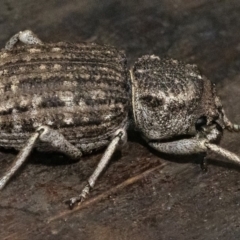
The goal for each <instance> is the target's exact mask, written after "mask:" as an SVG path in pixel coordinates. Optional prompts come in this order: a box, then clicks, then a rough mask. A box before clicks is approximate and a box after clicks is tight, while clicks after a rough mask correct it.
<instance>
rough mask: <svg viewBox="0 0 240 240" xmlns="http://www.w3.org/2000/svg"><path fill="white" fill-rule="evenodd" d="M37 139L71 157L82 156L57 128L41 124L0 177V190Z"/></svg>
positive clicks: (27, 154) (22, 161)
mask: <svg viewBox="0 0 240 240" xmlns="http://www.w3.org/2000/svg"><path fill="white" fill-rule="evenodd" d="M37 140H40V141H41V142H46V143H48V144H49V145H50V146H52V147H53V148H54V149H56V150H58V151H60V152H62V153H64V154H66V155H68V156H69V157H71V158H73V159H79V158H80V157H81V156H82V152H81V150H79V149H78V148H76V147H75V146H73V145H72V144H71V143H70V142H69V141H68V140H66V139H65V137H64V136H63V135H62V134H60V133H59V132H58V131H57V130H53V129H51V128H49V127H47V126H41V127H39V128H38V129H37V131H36V132H35V133H34V134H33V135H32V136H31V137H30V138H29V139H28V141H27V143H26V145H25V146H24V147H23V149H22V150H21V151H20V152H19V154H18V155H17V157H16V159H15V161H14V163H13V164H12V166H11V167H10V169H9V170H8V171H7V173H6V174H5V175H4V176H3V177H2V178H1V179H0V190H2V189H3V188H4V186H5V185H6V184H7V182H8V181H9V180H10V178H11V177H12V176H13V175H14V174H15V173H16V171H17V170H18V169H19V168H20V167H21V166H22V165H23V163H24V162H25V161H26V159H27V157H28V156H29V154H30V153H31V151H32V149H33V148H34V146H35V145H36V142H37Z"/></svg>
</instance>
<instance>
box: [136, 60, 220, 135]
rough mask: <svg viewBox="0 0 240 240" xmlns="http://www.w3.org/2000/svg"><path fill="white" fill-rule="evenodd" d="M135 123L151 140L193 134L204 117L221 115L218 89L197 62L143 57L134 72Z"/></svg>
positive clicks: (211, 118) (209, 120)
mask: <svg viewBox="0 0 240 240" xmlns="http://www.w3.org/2000/svg"><path fill="white" fill-rule="evenodd" d="M131 73H132V74H131V75H132V76H131V79H132V96H133V97H132V106H133V109H134V122H135V125H136V127H137V128H138V129H140V131H141V133H142V134H143V135H144V137H145V138H146V139H148V140H163V139H171V138H174V137H177V136H178V137H179V136H181V135H191V136H194V135H196V133H197V129H196V127H195V124H196V122H197V120H198V119H199V118H201V117H202V116H207V118H208V122H211V121H212V120H213V119H217V118H218V115H219V113H218V111H217V109H216V106H215V91H214V89H213V85H212V84H211V82H210V81H209V80H208V79H207V78H205V77H203V76H202V75H201V74H200V72H199V70H198V68H197V66H196V65H190V64H183V63H182V62H179V61H177V60H173V59H160V58H159V57H157V56H154V55H152V56H144V57H142V58H140V59H138V61H137V62H136V63H135V65H134V67H133V69H132V71H131Z"/></svg>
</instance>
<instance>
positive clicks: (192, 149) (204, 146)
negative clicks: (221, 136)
mask: <svg viewBox="0 0 240 240" xmlns="http://www.w3.org/2000/svg"><path fill="white" fill-rule="evenodd" d="M148 144H149V145H150V146H151V147H153V148H154V149H156V150H158V151H159V152H163V153H168V154H176V155H182V154H196V153H203V152H207V151H208V150H211V151H213V152H215V153H217V154H219V155H221V156H223V157H224V158H225V159H227V160H228V161H229V162H234V163H236V164H238V165H240V158H239V157H238V156H237V155H236V154H234V153H232V152H230V151H228V150H226V149H224V148H221V147H219V146H217V145H215V144H212V143H209V142H208V140H206V139H195V138H192V139H191V138H190V139H184V140H178V141H173V142H166V143H160V142H149V143H148Z"/></svg>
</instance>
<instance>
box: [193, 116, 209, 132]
mask: <svg viewBox="0 0 240 240" xmlns="http://www.w3.org/2000/svg"><path fill="white" fill-rule="evenodd" d="M206 124H207V118H206V116H202V117H200V118H199V119H198V120H197V121H196V122H195V128H196V130H197V131H200V130H201V128H202V127H203V126H205V125H206Z"/></svg>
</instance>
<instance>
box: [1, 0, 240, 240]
mask: <svg viewBox="0 0 240 240" xmlns="http://www.w3.org/2000/svg"><path fill="white" fill-rule="evenodd" d="M239 14H240V1H239V0H228V1H221V0H198V1H191V0H176V1H169V0H138V1H121V0H118V1H117V0H115V1H114V0H112V1H110V0H102V1H94V0H81V1H78V0H73V1H63V0H49V1H43V0H38V1H30V0H21V1H17V0H2V1H1V2H0V33H1V34H0V46H1V47H3V46H4V44H5V42H6V41H7V39H8V38H9V37H10V36H11V35H13V34H14V33H16V32H18V31H19V30H23V29H26V28H29V29H32V30H33V31H34V32H36V33H37V34H38V35H39V37H40V38H41V39H42V40H44V41H48V42H49V41H52V42H56V41H63V40H65V41H73V42H76V41H96V42H98V43H105V44H111V45H114V46H117V47H119V48H121V49H124V50H126V52H127V54H128V56H129V63H130V64H131V63H132V62H133V61H134V60H135V59H136V58H137V57H139V56H141V55H143V54H152V53H154V54H157V55H160V56H168V57H172V58H175V59H181V60H184V61H186V62H190V63H196V64H198V65H199V67H200V69H201V70H202V72H203V73H204V74H205V75H206V76H207V77H209V78H210V79H211V80H212V81H213V82H214V83H216V86H217V89H218V92H219V95H220V97H221V98H222V101H223V104H224V106H225V108H226V111H227V113H228V115H229V117H230V119H232V120H234V121H236V122H240V115H239V109H240V104H239V102H240V96H239V93H240V41H239V40H240V31H239V29H240V19H239ZM139 139H140V137H139V136H138V135H137V134H133V136H132V137H131V141H130V142H129V143H128V144H127V146H125V148H124V149H123V150H122V153H121V154H116V155H115V157H114V159H113V161H112V162H111V164H110V166H109V167H108V169H107V171H105V173H104V174H103V175H102V177H101V179H100V180H99V182H98V184H97V186H96V188H95V190H94V191H93V192H92V195H91V196H92V197H94V196H98V195H99V194H101V193H102V192H104V191H105V190H106V189H109V188H112V187H114V186H116V185H118V184H120V183H122V182H124V181H125V180H126V179H129V178H131V177H134V176H137V175H138V174H141V173H142V172H144V171H146V170H148V169H152V168H154V167H156V166H160V167H158V168H157V169H156V170H155V171H153V172H152V173H150V174H149V175H148V176H146V177H144V178H142V180H139V181H137V182H136V183H134V184H133V185H131V186H128V187H126V188H123V189H122V190H120V191H118V192H116V193H114V194H111V195H110V196H109V197H107V198H104V199H103V200H102V201H96V202H95V203H94V204H91V205H89V207H87V208H84V209H82V210H79V211H72V213H71V214H70V215H66V214H65V215H63V216H62V215H61V214H63V213H65V212H66V210H67V208H66V206H65V205H64V203H63V201H64V200H66V199H68V198H69V197H71V196H74V195H76V193H78V192H79V191H80V190H81V188H82V186H83V184H84V180H86V178H87V177H88V176H89V175H90V174H91V172H92V171H93V169H94V166H95V165H96V164H97V162H98V160H99V158H100V156H101V154H102V152H100V153H97V154H94V155H91V156H86V157H84V158H83V161H80V162H78V163H74V164H71V163H69V162H68V160H67V159H65V158H61V157H60V156H56V155H44V154H39V153H34V154H32V155H31V157H30V159H29V161H28V163H27V164H26V165H25V166H24V167H23V168H22V169H21V171H20V174H18V176H17V177H16V178H14V179H13V180H12V181H11V182H10V184H9V185H8V186H7V188H6V189H4V191H2V192H1V195H0V215H1V218H0V238H1V239H47V240H48V239H89V240H108V239H116V240H118V239H119V240H120V239H121V240H123V239H136V240H145V239H148V240H159V239H168V240H169V239H228V240H229V239H239V238H240V209H239V202H240V168H239V167H236V166H234V165H229V164H219V163H218V161H217V160H221V159H220V158H219V157H218V156H215V155H210V158H211V159H212V161H211V165H210V166H209V171H208V173H206V174H204V173H202V172H201V170H200V167H199V165H198V164H197V160H198V157H197V156H191V157H189V158H187V159H181V158H180V157H173V156H163V155H160V154H157V153H156V152H153V151H152V150H151V149H149V148H147V147H146V146H144V144H143V143H142V142H141V140H139ZM239 140H240V135H237V134H225V136H224V139H223V141H222V142H221V145H222V146H224V147H226V148H227V149H229V150H231V151H233V152H235V153H237V154H238V155H240V149H239ZM14 156H15V154H14V153H1V155H0V174H3V173H4V171H5V170H6V169H7V167H8V166H9V164H10V163H11V161H12V160H13V159H14ZM56 216H58V218H57V219H55V220H53V218H54V217H56ZM51 219H52V221H48V220H51ZM47 221H48V222H47Z"/></svg>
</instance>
